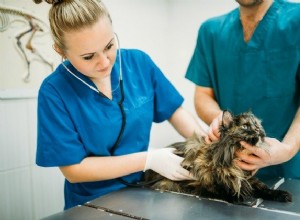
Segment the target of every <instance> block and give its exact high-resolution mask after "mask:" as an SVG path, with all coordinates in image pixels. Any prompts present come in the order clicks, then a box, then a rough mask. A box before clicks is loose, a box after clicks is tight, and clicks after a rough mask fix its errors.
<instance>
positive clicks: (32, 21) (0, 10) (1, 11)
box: [0, 4, 53, 82]
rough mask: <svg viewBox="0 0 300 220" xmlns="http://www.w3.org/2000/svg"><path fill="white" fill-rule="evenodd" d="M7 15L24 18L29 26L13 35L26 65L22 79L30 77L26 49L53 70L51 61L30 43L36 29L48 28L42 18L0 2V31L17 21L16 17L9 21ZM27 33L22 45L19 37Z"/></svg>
mask: <svg viewBox="0 0 300 220" xmlns="http://www.w3.org/2000/svg"><path fill="white" fill-rule="evenodd" d="M9 15H12V16H17V17H21V18H22V19H25V20H22V21H24V22H26V23H27V24H28V27H29V28H28V29H27V30H25V31H21V32H19V33H18V34H17V35H16V36H15V40H16V46H17V49H18V50H19V52H21V55H22V57H23V59H24V60H25V62H26V65H27V72H26V74H25V76H24V78H23V80H24V81H25V82H29V79H30V65H31V60H30V59H29V58H28V55H27V54H26V49H27V50H29V51H31V53H33V54H35V55H36V56H37V57H38V58H39V59H40V60H41V61H42V62H43V63H44V64H46V65H48V66H49V67H50V68H51V70H53V63H50V62H49V61H47V60H46V59H45V58H44V57H43V56H42V54H41V53H40V52H39V51H38V49H37V48H35V47H34V46H33V45H32V40H33V38H34V37H35V36H36V33H37V32H38V31H40V32H44V30H45V29H49V28H48V26H47V24H46V23H45V22H44V21H43V20H42V19H40V18H38V17H36V16H34V15H32V14H30V13H29V12H26V11H24V10H23V9H19V8H12V7H8V6H4V5H1V4H0V32H4V31H6V30H7V29H8V28H9V26H10V25H11V24H12V23H13V22H14V21H17V19H16V18H15V19H14V20H13V21H10V16H9ZM41 25H42V26H44V29H43V28H42V27H41ZM29 33H30V34H31V35H30V37H29V39H28V41H27V43H26V45H25V47H24V46H23V45H22V42H21V39H22V38H23V37H24V36H25V35H27V34H29Z"/></svg>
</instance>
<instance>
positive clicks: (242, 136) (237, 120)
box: [221, 111, 266, 145]
mask: <svg viewBox="0 0 300 220" xmlns="http://www.w3.org/2000/svg"><path fill="white" fill-rule="evenodd" d="M221 135H226V136H227V135H229V136H230V137H232V138H235V139H236V140H237V141H242V140H243V141H245V142H247V143H249V144H251V145H256V143H257V142H258V141H259V140H263V139H264V137H265V136H266V134H265V131H264V129H263V127H262V125H261V121H260V120H259V119H258V118H257V117H255V116H254V115H253V114H252V113H251V112H246V113H242V114H240V115H236V116H233V115H232V114H231V113H230V112H228V111H225V112H224V114H223V124H222V129H221Z"/></svg>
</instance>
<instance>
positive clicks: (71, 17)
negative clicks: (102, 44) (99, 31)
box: [33, 0, 111, 52]
mask: <svg viewBox="0 0 300 220" xmlns="http://www.w3.org/2000/svg"><path fill="white" fill-rule="evenodd" d="M33 1H34V2H35V3H36V4H39V3H41V2H42V1H43V0H33ZM45 2H47V3H48V4H52V7H51V9H50V11H49V22H50V28H51V32H52V37H53V41H54V44H55V46H56V47H58V48H59V49H60V50H61V51H62V52H65V51H66V49H67V48H66V44H65V41H64V33H66V32H68V31H74V30H80V29H82V28H85V27H89V26H92V25H93V24H95V23H96V22H97V21H98V20H99V18H100V17H105V16H106V17H108V18H109V19H110V21H111V17H110V15H109V12H108V10H107V9H106V7H105V5H104V4H103V3H102V2H101V0H45Z"/></svg>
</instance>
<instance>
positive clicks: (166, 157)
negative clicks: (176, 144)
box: [144, 148, 194, 181]
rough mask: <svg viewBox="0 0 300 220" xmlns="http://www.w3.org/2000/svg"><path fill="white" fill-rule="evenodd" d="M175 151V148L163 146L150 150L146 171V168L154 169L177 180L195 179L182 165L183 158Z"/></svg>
mask: <svg viewBox="0 0 300 220" xmlns="http://www.w3.org/2000/svg"><path fill="white" fill-rule="evenodd" d="M174 151H175V148H162V149H158V150H151V151H149V152H148V155H147V159H146V164H145V167H144V172H145V171H146V170H153V171H155V172H157V173H159V174H160V175H162V176H164V177H166V178H168V179H170V180H175V181H180V180H192V179H194V178H193V176H192V175H191V174H190V173H189V171H188V170H186V169H184V168H183V167H182V166H181V165H180V164H181V162H182V161H183V158H182V157H179V156H177V155H176V154H174V153H173V152H174Z"/></svg>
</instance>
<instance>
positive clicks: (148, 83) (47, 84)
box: [36, 49, 183, 209]
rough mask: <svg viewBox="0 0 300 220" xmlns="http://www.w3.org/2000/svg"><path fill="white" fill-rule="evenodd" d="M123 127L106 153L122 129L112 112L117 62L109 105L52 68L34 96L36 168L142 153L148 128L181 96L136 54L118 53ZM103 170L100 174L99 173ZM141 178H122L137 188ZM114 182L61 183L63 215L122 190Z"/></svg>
mask: <svg viewBox="0 0 300 220" xmlns="http://www.w3.org/2000/svg"><path fill="white" fill-rule="evenodd" d="M121 53H122V69H123V85H124V94H125V99H124V103H123V106H124V110H125V114H126V125H125V130H124V133H123V136H122V138H121V141H120V143H119V145H118V147H117V148H116V149H115V151H114V152H111V150H112V146H113V145H114V143H115V141H116V139H117V137H118V135H119V131H120V129H121V124H122V115H121V112H120V109H119V106H118V102H119V100H120V99H121V94H120V87H119V59H118V58H117V60H116V63H115V65H114V67H113V69H112V73H111V74H112V89H113V90H114V89H115V88H117V89H116V90H115V91H114V92H113V99H112V100H110V99H108V98H106V97H103V96H101V95H100V94H98V93H97V92H95V91H93V90H92V89H90V88H89V87H88V86H86V85H85V84H83V83H82V82H81V81H79V80H78V79H76V78H75V77H74V76H72V75H71V74H70V73H69V72H67V71H66V69H65V68H64V66H62V65H59V66H58V68H57V69H56V70H55V71H54V72H53V73H52V74H51V75H49V76H48V77H47V78H46V79H45V80H44V81H43V83H42V85H41V87H40V90H39V95H38V140H37V155H36V163H37V164H38V165H39V166H44V167H51V166H67V165H72V164H78V163H80V162H81V161H82V160H83V159H84V158H86V157H90V156H112V155H124V154H130V153H134V152H141V151H147V149H148V145H149V137H150V130H151V125H152V122H163V121H165V120H167V119H169V118H170V117H171V115H172V114H173V113H174V112H175V111H176V109H177V108H178V107H180V106H181V105H182V103H183V98H182V96H181V95H180V94H179V93H178V91H177V90H176V89H175V88H174V87H173V85H172V84H171V83H170V82H169V81H168V79H167V78H166V77H165V76H164V75H163V73H162V72H161V71H160V69H159V68H158V67H157V66H156V65H155V64H154V62H153V61H152V60H151V58H150V57H149V56H148V55H147V54H145V53H144V52H142V51H139V50H125V49H123V50H121ZM65 65H66V66H67V67H68V68H69V69H70V70H71V71H72V72H73V73H74V74H75V75H77V76H78V77H80V78H81V79H83V80H84V81H85V82H87V83H88V84H90V85H92V86H94V87H96V86H95V85H94V84H93V82H92V81H91V80H90V79H89V78H88V77H86V76H84V75H83V74H81V73H79V72H78V71H77V70H76V69H75V68H74V67H73V66H72V65H71V64H70V62H68V61H66V62H65ZM103 169H106V168H105V167H103ZM141 176H142V172H139V173H135V174H132V175H128V176H126V177H124V179H125V180H126V181H128V182H137V181H139V180H140V179H141ZM124 187H125V185H123V184H122V183H120V182H119V181H118V180H116V179H113V180H107V181H99V182H88V183H73V184H71V183H70V182H68V181H67V180H66V181H65V209H67V208H70V207H73V206H76V205H79V204H83V203H85V202H88V201H90V200H92V199H95V198H97V197H99V196H101V195H104V194H107V193H109V192H112V191H115V190H118V189H121V188H124Z"/></svg>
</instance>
